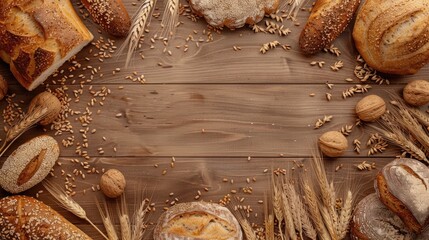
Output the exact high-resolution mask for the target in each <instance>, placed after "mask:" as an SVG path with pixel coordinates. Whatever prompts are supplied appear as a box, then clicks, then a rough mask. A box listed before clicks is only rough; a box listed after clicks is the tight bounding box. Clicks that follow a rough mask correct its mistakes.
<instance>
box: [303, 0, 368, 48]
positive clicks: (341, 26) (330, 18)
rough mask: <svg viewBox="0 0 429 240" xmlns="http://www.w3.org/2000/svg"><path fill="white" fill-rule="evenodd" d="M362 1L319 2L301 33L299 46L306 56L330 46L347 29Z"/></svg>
mask: <svg viewBox="0 0 429 240" xmlns="http://www.w3.org/2000/svg"><path fill="white" fill-rule="evenodd" d="M359 4H360V0H317V1H316V4H315V5H314V6H313V9H312V10H311V14H310V17H309V18H308V21H307V24H306V25H305V27H304V29H303V30H302V32H301V35H300V38H299V46H300V48H301V50H302V52H303V53H304V54H306V55H311V54H315V53H317V52H319V51H321V50H323V48H325V47H329V45H330V44H331V43H332V42H333V41H334V40H335V39H336V38H337V37H338V36H339V35H340V34H341V33H342V32H343V31H344V30H345V29H346V27H347V25H348V24H349V22H350V21H351V20H352V18H353V15H354V13H355V12H356V10H357V8H358V6H359Z"/></svg>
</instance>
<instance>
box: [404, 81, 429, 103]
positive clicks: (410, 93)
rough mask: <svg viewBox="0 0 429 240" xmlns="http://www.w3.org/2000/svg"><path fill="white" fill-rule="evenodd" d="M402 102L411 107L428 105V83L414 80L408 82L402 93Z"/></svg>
mask: <svg viewBox="0 0 429 240" xmlns="http://www.w3.org/2000/svg"><path fill="white" fill-rule="evenodd" d="M403 95H404V100H405V102H407V103H408V104H410V105H413V106H423V105H426V104H427V103H429V82H428V81H425V80H414V81H411V82H409V83H408V84H407V85H406V86H405V88H404V91H403Z"/></svg>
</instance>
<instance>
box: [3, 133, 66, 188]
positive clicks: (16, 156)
mask: <svg viewBox="0 0 429 240" xmlns="http://www.w3.org/2000/svg"><path fill="white" fill-rule="evenodd" d="M59 154H60V149H59V147H58V143H57V141H56V140H55V139H54V138H52V137H50V136H46V135H44V136H39V137H35V138H33V139H31V140H30V141H28V142H26V143H24V144H22V145H21V146H19V147H18V148H17V149H16V150H15V151H14V152H13V153H12V154H11V155H10V156H9V157H8V158H7V159H6V161H5V162H4V164H3V166H2V168H1V169H0V185H1V187H2V188H3V189H4V190H6V191H8V192H10V193H20V192H23V191H25V190H27V189H30V188H31V187H33V186H34V185H36V184H38V183H40V182H41V181H42V180H43V179H44V178H45V177H46V176H47V175H48V174H49V172H50V171H51V169H52V167H53V166H54V165H55V162H56V161H57V159H58V156H59Z"/></svg>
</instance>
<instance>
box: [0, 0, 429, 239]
mask: <svg viewBox="0 0 429 240" xmlns="http://www.w3.org/2000/svg"><path fill="white" fill-rule="evenodd" d="M133 2H135V1H131V0H124V3H125V6H126V8H127V9H128V10H129V13H130V15H133V14H134V13H135V11H136V10H137V9H138V7H139V6H138V5H139V4H140V2H139V1H137V2H136V3H137V4H133ZM181 2H182V3H183V4H186V1H181ZM308 4H311V1H309V3H308ZM157 6H158V9H157V10H155V13H158V12H159V13H162V12H163V1H158V4H157ZM308 6H309V5H308ZM308 6H307V7H308ZM76 7H77V6H76ZM307 17H308V12H305V11H302V12H299V15H298V18H299V19H298V20H299V22H300V25H299V26H295V25H294V24H293V23H292V22H290V21H286V20H285V21H284V23H283V25H285V27H289V28H290V29H291V31H292V32H291V34H289V35H288V36H285V37H280V36H278V35H271V34H265V33H257V34H256V33H254V32H253V31H252V30H251V29H249V28H248V27H245V28H243V29H237V30H235V31H230V30H224V31H222V33H221V34H217V33H213V39H214V41H212V42H205V39H207V32H208V30H207V26H206V25H207V24H206V23H205V22H204V21H203V20H198V21H197V22H192V21H191V20H189V19H188V18H186V17H184V16H180V18H179V21H182V22H183V24H181V25H180V26H179V27H178V28H177V33H176V37H175V39H174V40H173V41H171V42H170V43H169V45H168V47H167V50H170V51H171V53H172V54H171V56H169V55H168V52H164V53H163V49H164V45H163V43H162V42H161V41H155V43H151V41H150V38H151V37H153V35H154V34H155V33H156V31H157V29H158V28H159V24H160V18H159V19H157V18H153V19H152V23H151V25H150V27H149V29H150V33H147V34H146V36H145V41H144V44H143V47H142V49H141V50H139V51H138V53H137V54H135V56H134V57H133V59H132V65H131V67H130V68H129V69H124V68H123V65H124V59H125V55H114V56H113V57H112V58H110V59H105V60H104V62H100V61H99V60H98V57H95V56H94V54H96V53H98V50H97V49H96V48H95V47H94V46H88V47H86V48H85V49H84V50H83V51H82V52H80V53H79V54H78V55H77V56H76V59H75V60H76V61H77V62H79V63H80V64H82V67H80V68H79V69H77V70H75V71H72V72H70V71H69V67H70V66H71V65H73V64H72V63H67V64H65V65H64V66H63V67H62V68H61V70H63V72H62V73H60V74H59V75H58V76H53V77H51V78H50V79H49V80H48V81H47V82H46V83H47V85H46V86H45V87H48V88H50V89H55V88H57V87H59V86H60V85H59V84H60V83H61V78H62V77H64V76H66V77H67V79H66V80H65V83H66V84H67V86H68V90H67V92H68V94H69V96H70V97H71V102H70V105H71V108H72V109H73V110H80V111H84V110H85V108H86V107H88V108H89V109H90V110H91V111H92V112H93V114H92V118H93V121H92V123H91V124H90V126H89V127H90V131H91V130H92V129H96V133H94V134H87V137H88V142H89V147H88V148H87V149H84V150H87V151H88V154H89V155H90V156H91V158H90V159H89V160H88V163H89V164H91V167H94V168H96V169H97V170H99V171H101V170H102V169H103V168H104V169H106V170H107V169H109V168H117V169H119V170H121V171H122V172H123V173H124V175H125V177H126V179H127V181H128V186H127V188H126V194H127V201H128V203H129V209H130V210H134V209H135V205H136V199H137V195H139V193H140V192H141V191H143V189H146V190H145V194H146V196H151V197H152V199H153V201H154V202H156V205H157V209H158V210H157V211H156V212H155V213H154V214H152V215H151V217H150V220H151V222H153V223H154V222H156V220H157V218H158V217H159V215H160V214H161V212H162V208H163V207H166V206H167V205H168V203H166V200H167V199H169V201H171V200H172V199H174V198H175V197H177V198H178V199H179V202H185V201H194V200H195V199H194V197H195V195H196V194H197V191H201V192H202V198H201V199H203V200H205V201H218V200H219V199H220V198H222V197H223V196H224V195H225V194H227V193H230V192H231V190H237V191H238V192H239V194H238V195H240V196H242V197H245V199H246V200H245V202H244V203H246V204H249V205H251V206H252V208H253V210H254V211H253V212H254V213H258V217H257V218H255V217H254V215H253V217H252V221H254V222H256V223H262V222H263V214H262V212H263V207H262V205H261V204H258V203H257V202H258V201H259V200H261V199H263V194H264V192H265V191H266V190H267V189H268V188H269V181H268V179H269V177H270V174H268V173H264V172H263V171H264V169H268V170H269V172H271V170H272V169H276V168H285V169H286V170H287V175H288V176H290V177H292V178H296V177H297V173H296V172H297V171H299V170H292V167H293V161H294V160H295V161H302V160H303V159H306V158H308V156H310V155H311V154H312V152H313V151H314V149H315V141H316V139H317V137H318V136H319V135H321V134H322V133H324V132H325V131H329V130H340V129H341V127H343V126H345V125H352V124H354V123H355V119H356V116H355V114H354V106H355V104H356V102H357V101H358V100H360V99H361V98H362V97H363V96H365V95H361V94H356V96H354V97H351V98H347V99H343V98H342V92H343V91H344V90H346V89H347V88H350V87H352V86H354V85H355V84H360V82H359V81H358V80H357V79H356V78H355V77H354V74H353V70H354V68H355V66H356V56H357V52H356V50H355V48H354V45H353V41H352V37H351V29H352V27H348V29H347V30H346V32H344V33H343V34H342V35H341V37H340V38H339V39H337V40H336V41H335V42H334V45H335V46H336V47H338V48H339V49H340V50H341V52H342V54H341V56H339V57H337V56H334V55H332V54H328V53H319V54H317V55H315V56H313V57H305V56H303V55H302V54H301V53H300V52H299V51H298V49H299V47H298V36H299V34H300V31H301V29H302V26H303V25H304V23H305V20H306V18H307ZM265 20H268V21H273V20H272V19H269V18H265V19H264V21H265ZM84 23H85V24H86V25H87V26H88V27H89V29H90V30H91V31H92V32H93V33H94V35H96V40H97V39H100V37H101V36H102V37H103V39H107V38H108V36H107V35H106V34H105V33H101V34H98V33H97V31H98V27H97V26H96V25H95V24H94V23H93V22H92V21H91V20H90V19H86V20H84ZM259 25H261V26H264V22H261V23H260V24H259ZM194 30H195V31H194ZM204 31H205V33H203V32H204ZM189 36H192V37H193V39H194V41H188V42H187V41H186V39H187V38H188V37H189ZM200 38H201V42H200ZM114 40H115V41H116V43H115V45H116V46H120V44H121V43H122V40H121V39H114ZM273 40H278V41H279V42H280V43H281V44H288V45H290V46H291V48H292V49H291V50H288V51H285V50H283V49H282V48H281V47H277V48H276V49H273V50H270V51H268V52H267V53H266V54H261V53H260V52H259V49H260V48H261V46H262V44H264V43H267V42H270V41H273ZM196 42H198V45H199V47H198V46H197V43H196ZM185 44H187V45H188V51H187V52H184V48H185ZM151 45H153V48H152V49H151ZM176 46H180V48H176ZM234 46H237V47H241V50H239V51H234V49H233V47H234ZM139 53H143V55H144V56H145V59H144V60H142V59H141V57H140V56H139ZM85 58H88V59H89V60H86V59H85ZM339 60H341V61H343V62H344V67H343V68H342V69H341V70H339V71H338V72H334V71H332V70H331V69H330V65H332V64H334V63H335V62H336V61H339ZM312 61H324V62H325V65H324V67H323V68H319V67H317V66H310V62H312ZM88 65H90V66H92V69H89V68H88ZM85 68H86V69H85ZM94 68H97V69H99V70H98V71H97V73H91V71H94V70H93V69H94ZM116 68H121V69H120V71H116V72H115V74H113V73H112V71H115V70H116ZM133 72H135V73H136V75H137V76H140V75H141V74H144V78H145V79H146V83H145V84H140V83H137V82H133V81H131V80H129V79H126V77H127V76H130V75H133ZM0 74H1V75H3V76H5V78H6V79H7V80H8V83H9V84H10V85H11V88H10V91H9V94H12V93H15V94H16V95H17V96H16V97H15V98H14V99H15V102H16V103H17V104H18V105H19V106H21V107H22V108H23V109H26V108H27V104H28V103H29V101H30V100H31V98H32V97H33V96H35V95H36V94H37V93H38V92H40V91H43V90H44V89H45V87H39V88H38V89H37V90H36V91H35V92H31V93H28V92H26V91H25V90H24V89H23V88H22V87H20V86H19V85H18V84H17V83H16V81H15V80H14V79H13V77H12V76H11V74H10V72H9V70H8V66H7V65H6V64H4V63H0ZM101 74H102V75H103V76H102V77H101V76H100V75H101ZM428 74H429V67H428V66H426V67H425V68H423V69H422V70H421V71H420V72H419V73H418V74H416V75H413V76H404V77H398V76H387V77H388V78H389V79H390V80H391V83H392V84H391V85H377V84H374V83H371V86H372V89H370V93H371V94H378V95H380V96H382V97H383V98H384V99H385V100H386V101H388V100H389V94H398V93H400V92H401V89H402V88H403V87H404V85H405V84H406V83H407V82H408V81H409V80H411V79H425V78H426V76H428ZM91 75H94V77H93V80H92V82H91V83H85V84H83V87H82V89H83V94H82V95H81V96H80V97H79V101H78V102H75V100H76V98H75V97H72V96H73V91H74V90H80V89H81V86H80V84H81V83H80V82H81V81H86V80H87V79H90V78H91ZM346 78H352V79H354V81H353V82H352V83H347V82H345V79H346ZM326 82H329V83H333V84H334V86H333V89H329V88H328V87H327V85H326ZM102 87H107V88H109V89H110V90H111V92H112V93H111V94H110V95H109V96H108V97H107V98H106V100H105V101H104V106H100V104H99V103H98V102H96V103H95V105H94V106H89V105H88V103H89V102H90V101H91V99H92V97H91V95H90V93H89V89H90V88H92V90H94V91H98V90H100V89H101V88H102ZM121 87H123V89H120V88H121ZM326 93H330V94H332V100H331V101H330V102H328V101H327V100H326V96H325V94H326ZM310 94H314V96H313V97H310ZM21 101H22V102H21ZM5 106H6V102H5V101H2V102H0V109H4V108H5ZM422 109H423V110H426V107H423V108H422ZM98 110H100V112H99V113H97V111H98ZM118 113H121V114H122V116H120V117H117V116H116V115H117V114H118ZM324 115H332V116H333V119H332V121H331V122H329V123H327V124H326V125H325V126H323V127H322V128H320V129H318V130H315V129H314V124H315V122H316V120H317V119H319V118H323V117H324ZM79 116H80V115H75V116H71V117H69V120H70V121H71V124H72V125H73V129H74V131H75V134H74V135H75V144H76V143H78V142H79V143H82V135H81V134H80V133H79V130H80V129H83V128H84V127H82V126H81V125H80V124H79V121H78V120H77V118H78V117H79ZM42 133H46V134H49V135H54V131H52V130H49V129H46V130H44V129H42V128H41V127H36V128H33V129H31V130H30V131H29V132H27V133H25V134H24V135H23V136H22V137H21V138H20V139H19V140H18V141H16V142H15V143H14V144H13V145H12V147H11V148H10V149H9V150H8V151H7V152H6V154H5V157H6V156H8V155H9V154H10V153H11V152H12V151H13V149H15V148H16V147H17V146H19V145H20V144H22V143H23V142H25V141H26V140H28V139H30V138H32V137H34V136H37V135H40V134H42ZM369 134H370V129H369V128H368V127H364V128H355V129H354V130H353V132H352V134H351V135H350V136H349V137H348V140H349V148H348V150H347V152H346V153H345V156H344V157H342V158H339V159H327V160H326V161H325V162H326V164H327V169H328V175H329V176H332V177H333V178H334V179H335V182H336V183H338V184H339V186H341V189H344V188H345V187H344V186H347V184H350V183H349V182H352V183H353V184H352V185H353V186H356V187H357V188H359V189H360V190H361V192H360V194H359V198H361V197H362V196H364V195H366V194H367V193H369V192H373V183H372V181H373V177H374V175H375V174H376V172H377V170H373V171H368V172H367V171H364V172H360V171H357V170H356V167H355V166H354V165H356V164H358V163H361V162H362V161H369V162H376V163H377V166H378V169H379V168H380V167H382V166H383V165H385V164H386V163H388V162H389V161H390V160H392V159H393V158H394V157H395V156H396V155H398V154H399V153H400V151H399V149H397V148H395V147H389V148H388V150H387V151H386V152H385V153H383V154H380V155H375V156H372V157H367V156H366V154H367V151H368V147H367V146H366V141H367V140H368V137H369ZM3 136H4V134H3V133H2V134H1V135H0V138H4V137H3ZM70 136H71V135H70V134H68V133H64V134H63V135H59V136H55V138H56V139H57V140H58V141H59V142H61V140H62V139H64V138H67V137H70ZM103 137H105V138H106V140H103ZM354 139H359V140H360V141H361V142H362V153H361V154H360V155H358V154H356V153H355V152H353V146H352V144H351V143H352V141H353V140H354ZM75 146H76V145H75ZM75 146H71V147H68V148H64V147H62V148H61V156H60V160H59V162H60V163H61V164H62V165H61V166H56V167H55V175H56V177H51V179H53V180H54V181H55V182H56V183H59V184H63V183H64V176H61V169H64V170H65V172H67V173H70V172H72V171H73V170H74V169H77V170H82V167H81V165H79V164H76V163H71V161H70V159H79V160H80V161H84V160H83V159H82V158H80V157H79V156H78V155H77V154H76V153H75ZM100 147H101V148H103V150H104V154H102V155H101V154H99V151H98V149H99V148H100ZM115 147H116V148H117V151H116V152H115V151H114V150H113V148H115ZM172 156H174V157H175V159H176V163H175V167H174V168H171V165H170V164H171V157H172ZM249 156H250V157H251V158H250V161H248V160H247V159H248V157H249ZM281 156H283V157H281ZM4 160H5V159H4V158H2V159H0V162H1V163H2V162H4ZM305 161H308V160H305ZM155 164H157V165H158V167H157V168H155V167H154V165H155ZM340 164H343V168H342V169H341V170H340V171H339V172H335V171H334V169H335V168H336V167H337V166H338V165H340ZM164 170H166V171H167V172H166V174H165V175H162V172H163V171H164ZM83 171H84V170H83ZM99 177H100V175H98V174H87V175H86V178H85V179H82V178H79V177H77V178H76V191H77V197H76V198H75V199H76V200H77V201H78V202H79V203H80V204H81V205H82V206H83V208H84V209H85V210H86V211H87V212H88V215H89V218H90V219H91V220H94V222H95V223H96V224H97V225H101V219H100V217H99V214H98V212H97V209H96V207H95V205H94V197H95V196H98V197H101V193H100V192H96V193H94V192H92V190H91V187H92V186H94V187H95V186H96V185H97V184H98V181H99ZM247 177H249V178H252V177H255V178H256V179H257V180H256V182H251V183H250V184H247V183H246V178H247ZM223 178H227V179H228V182H223ZM231 179H234V184H231V183H230V180H231ZM246 186H251V187H253V194H252V195H249V194H243V193H242V188H243V187H246ZM205 187H207V188H208V189H209V191H208V192H205V191H204V190H203V189H204V188H205ZM84 189H86V194H85V195H83V190H84ZM39 190H42V186H41V185H38V186H36V187H34V188H32V189H31V190H29V191H27V192H25V194H28V195H30V196H35V195H36V193H37V192H38V191H39ZM170 192H174V197H170V196H169V193H170ZM7 194H8V193H6V192H4V191H3V190H0V197H2V196H6V195H7ZM39 195H40V199H41V200H43V201H44V202H45V203H47V204H48V205H50V206H52V207H54V208H55V209H56V210H58V211H59V212H60V213H61V214H63V215H64V216H65V217H66V218H67V219H69V220H70V221H72V222H73V223H75V224H76V225H78V226H79V227H80V228H81V229H83V230H84V231H85V232H86V233H88V234H89V235H90V236H93V237H94V239H101V237H100V236H99V235H98V234H97V233H96V232H95V231H94V230H93V229H92V228H91V227H90V226H89V225H88V224H86V223H85V222H83V221H81V220H79V219H77V218H76V217H74V216H72V215H71V214H70V213H67V212H66V211H65V210H62V209H61V208H60V207H58V205H56V203H55V201H54V200H53V199H52V197H51V196H49V194H48V193H46V191H45V192H43V193H40V194H39ZM109 203H113V202H109ZM117 223H118V222H117V221H116V222H115V224H117ZM150 229H151V228H150ZM145 239H152V238H151V234H150V231H149V234H148V235H146V236H145Z"/></svg>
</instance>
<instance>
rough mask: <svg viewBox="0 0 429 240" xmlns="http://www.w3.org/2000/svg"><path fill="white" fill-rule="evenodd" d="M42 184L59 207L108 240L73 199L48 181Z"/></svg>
mask: <svg viewBox="0 0 429 240" xmlns="http://www.w3.org/2000/svg"><path fill="white" fill-rule="evenodd" d="M42 184H43V186H44V187H45V188H46V190H48V192H49V193H50V194H51V195H52V196H53V197H54V198H55V199H56V200H57V201H58V203H59V204H60V206H61V207H63V208H64V209H66V210H67V211H69V212H71V213H73V214H74V215H76V216H77V217H79V218H81V219H83V220H85V221H87V222H88V223H89V224H91V226H92V227H94V228H95V230H97V231H98V232H99V233H100V234H101V235H102V236H103V238H104V239H106V240H109V238H108V237H107V236H106V235H105V234H104V233H103V232H102V231H101V230H100V229H99V228H98V227H97V226H95V225H94V223H93V222H92V221H91V220H89V218H88V217H87V215H86V212H85V210H84V209H83V208H82V207H81V206H80V205H79V204H78V203H77V202H76V201H75V200H73V198H71V197H70V196H69V195H67V193H66V192H65V191H64V190H62V189H61V188H60V187H59V186H58V185H56V184H55V183H53V182H51V181H50V180H43V182H42Z"/></svg>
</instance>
